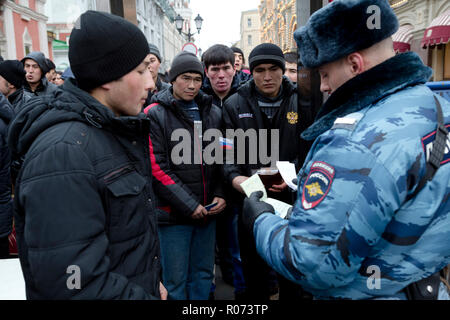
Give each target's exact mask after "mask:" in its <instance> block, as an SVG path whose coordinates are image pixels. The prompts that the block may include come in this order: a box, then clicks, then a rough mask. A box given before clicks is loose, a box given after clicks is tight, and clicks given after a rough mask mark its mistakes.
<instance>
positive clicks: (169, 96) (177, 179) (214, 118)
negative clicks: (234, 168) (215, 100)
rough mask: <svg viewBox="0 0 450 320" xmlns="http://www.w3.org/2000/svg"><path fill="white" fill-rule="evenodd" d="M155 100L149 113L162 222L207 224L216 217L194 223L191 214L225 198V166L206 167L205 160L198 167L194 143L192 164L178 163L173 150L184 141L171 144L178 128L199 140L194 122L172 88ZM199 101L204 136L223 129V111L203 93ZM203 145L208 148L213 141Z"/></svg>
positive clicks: (151, 148) (156, 191)
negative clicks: (179, 104)
mask: <svg viewBox="0 0 450 320" xmlns="http://www.w3.org/2000/svg"><path fill="white" fill-rule="evenodd" d="M153 101H154V102H155V103H154V104H153V105H152V106H151V107H150V108H149V110H147V111H148V117H149V119H150V122H151V125H150V137H149V138H150V139H149V143H150V158H151V161H152V173H153V176H154V179H153V181H154V182H153V186H154V190H155V194H156V196H157V199H158V209H159V210H158V223H159V224H198V223H205V222H206V221H207V219H212V218H213V217H207V218H205V220H194V219H192V218H191V215H192V213H193V212H194V210H195V209H196V208H197V207H198V205H200V204H201V205H203V206H205V205H208V204H210V203H211V202H212V200H213V199H214V197H220V198H224V194H223V187H222V180H223V178H222V177H223V176H222V172H221V167H220V165H218V164H212V165H206V164H205V163H204V161H203V163H202V164H195V163H194V154H195V153H197V154H198V152H199V150H195V148H194V143H193V142H192V143H190V147H191V162H190V163H191V164H189V163H181V164H175V163H174V161H173V160H174V159H172V156H171V155H172V150H173V149H174V147H175V146H177V145H178V144H179V143H180V141H179V140H177V141H171V140H172V139H171V138H172V133H173V132H174V131H175V130H177V129H186V130H188V131H189V133H190V138H191V140H190V141H193V140H192V139H198V135H197V134H194V122H193V121H192V120H191V119H190V118H189V116H188V114H187V113H186V112H185V111H184V110H183V109H182V107H181V106H178V105H177V102H176V100H175V98H174V97H173V89H172V88H170V89H168V90H165V91H163V92H160V93H158V94H157V95H156V96H155V97H153ZM195 102H196V103H197V104H198V106H199V109H200V116H201V119H202V127H203V128H202V130H203V134H204V133H205V132H206V130H208V129H211V128H215V129H219V130H220V126H221V124H222V111H221V110H220V108H219V107H217V106H215V105H213V104H212V99H211V97H210V96H208V95H206V94H204V93H202V92H201V91H200V92H199V94H198V95H197V97H196V98H195ZM202 144H203V147H205V146H206V145H207V144H209V142H207V143H202ZM199 145H201V144H199ZM195 146H197V145H195ZM176 154H178V153H176Z"/></svg>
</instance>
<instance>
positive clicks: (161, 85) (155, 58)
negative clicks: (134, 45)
mask: <svg viewBox="0 0 450 320" xmlns="http://www.w3.org/2000/svg"><path fill="white" fill-rule="evenodd" d="M148 46H149V49H150V53H149V59H150V65H149V69H150V73H151V74H152V77H153V81H154V82H155V88H154V89H153V90H151V91H150V92H149V93H148V97H147V101H146V102H145V105H144V107H148V106H149V105H150V104H151V100H152V97H153V96H154V95H155V94H157V93H158V92H160V91H163V90H165V89H167V88H170V84H168V83H166V82H163V81H162V80H161V77H160V76H159V67H160V66H161V61H162V60H161V53H160V52H159V49H158V47H157V46H155V45H154V44H152V43H149V44H148Z"/></svg>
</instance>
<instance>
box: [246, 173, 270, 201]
mask: <svg viewBox="0 0 450 320" xmlns="http://www.w3.org/2000/svg"><path fill="white" fill-rule="evenodd" d="M241 188H242V190H244V192H245V195H246V196H247V197H248V198H249V197H250V195H251V194H252V193H253V192H255V191H262V192H263V193H264V195H263V197H262V198H261V200H263V201H264V200H266V199H267V192H266V188H265V187H264V184H263V183H262V181H261V178H260V177H259V175H258V174H254V175H252V176H251V177H250V178H248V179H247V180H245V181H244V182H242V183H241Z"/></svg>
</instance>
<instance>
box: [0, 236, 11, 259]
mask: <svg viewBox="0 0 450 320" xmlns="http://www.w3.org/2000/svg"><path fill="white" fill-rule="evenodd" d="M8 258H9V241H8V237H3V238H0V259H8Z"/></svg>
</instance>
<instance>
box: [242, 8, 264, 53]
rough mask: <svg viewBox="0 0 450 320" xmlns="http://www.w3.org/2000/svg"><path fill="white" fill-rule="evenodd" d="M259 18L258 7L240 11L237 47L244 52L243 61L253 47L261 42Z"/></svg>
mask: <svg viewBox="0 0 450 320" xmlns="http://www.w3.org/2000/svg"><path fill="white" fill-rule="evenodd" d="M260 26H261V23H260V18H259V11H258V9H254V10H248V11H243V12H242V13H241V40H240V41H239V48H241V50H242V51H243V52H244V57H245V61H248V56H249V54H250V52H251V51H252V50H253V48H254V47H256V46H257V45H259V44H260V43H261V33H260Z"/></svg>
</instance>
